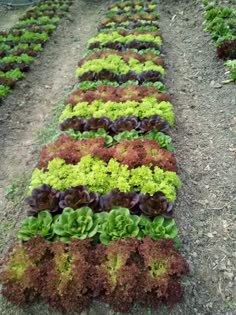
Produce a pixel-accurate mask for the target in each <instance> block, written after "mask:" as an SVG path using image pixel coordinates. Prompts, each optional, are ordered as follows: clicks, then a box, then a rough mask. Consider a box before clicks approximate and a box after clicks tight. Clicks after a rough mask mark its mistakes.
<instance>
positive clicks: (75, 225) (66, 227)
mask: <svg viewBox="0 0 236 315" xmlns="http://www.w3.org/2000/svg"><path fill="white" fill-rule="evenodd" d="M177 232H178V230H177V227H176V224H175V221H174V219H165V218H164V217H162V216H158V217H156V218H155V219H154V220H153V221H152V220H151V219H149V218H147V217H145V216H143V215H142V216H137V215H132V214H130V212H129V210H128V209H127V208H123V207H115V208H113V209H112V210H111V211H110V212H100V213H93V212H92V210H91V209H90V208H88V207H82V208H79V209H77V210H73V209H71V208H65V209H64V210H63V212H62V214H60V215H57V216H55V217H54V218H52V216H51V214H50V213H49V212H48V211H42V212H40V213H39V214H38V216H37V217H28V218H27V219H26V220H25V221H24V222H23V224H22V226H21V228H20V230H19V232H18V238H19V239H21V240H23V241H27V240H29V239H30V238H31V237H33V236H35V235H38V234H39V235H41V236H42V237H44V238H45V239H47V240H49V241H56V240H57V239H60V240H61V241H62V242H64V243H69V242H70V241H71V240H73V239H80V240H84V239H86V238H93V239H94V240H95V241H96V242H98V241H100V242H101V243H103V244H105V245H108V244H109V243H110V242H111V241H113V240H118V239H122V238H129V237H135V238H138V239H142V238H144V237H146V236H150V237H151V238H152V239H153V240H158V239H162V238H171V239H176V236H177Z"/></svg>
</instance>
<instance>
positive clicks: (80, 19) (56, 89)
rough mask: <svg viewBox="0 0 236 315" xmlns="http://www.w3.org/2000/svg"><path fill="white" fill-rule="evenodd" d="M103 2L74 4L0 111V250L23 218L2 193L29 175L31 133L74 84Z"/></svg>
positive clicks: (32, 151)
mask: <svg viewBox="0 0 236 315" xmlns="http://www.w3.org/2000/svg"><path fill="white" fill-rule="evenodd" d="M104 3H106V1H100V0H99V1H89V2H88V1H86V0H79V1H76V3H75V4H74V5H73V6H72V8H71V11H70V12H71V15H70V16H69V18H66V19H64V20H63V21H62V22H61V24H60V26H59V28H58V30H57V31H56V32H55V33H54V34H53V36H52V37H51V38H50V40H49V42H48V43H47V45H46V47H45V50H44V51H43V53H42V54H41V56H40V57H39V58H38V59H36V61H35V63H34V65H33V67H32V70H31V71H30V73H29V74H27V76H26V79H24V80H22V81H21V82H19V84H17V87H16V88H15V90H14V91H13V92H12V93H11V94H10V95H9V96H8V98H7V99H6V100H5V101H4V103H3V104H2V106H1V107H0V148H1V149H0V151H1V154H0V215H1V227H0V251H1V249H2V248H3V247H5V246H4V243H5V242H6V240H7V239H8V238H7V235H8V234H9V233H10V232H11V233H12V234H14V233H15V232H14V228H13V227H14V222H15V221H17V220H18V221H20V217H21V216H22V215H23V216H24V213H20V212H19V211H16V209H12V205H9V204H8V203H7V202H6V199H5V198H4V195H5V193H6V188H7V187H8V186H9V184H11V183H12V182H14V181H15V179H17V178H20V177H21V176H22V174H23V173H24V172H25V171H26V172H27V171H28V172H29V173H30V171H31V170H32V168H33V166H34V164H35V163H36V161H37V159H38V157H37V155H38V149H37V148H36V147H35V134H36V133H37V132H38V131H39V130H41V129H42V128H43V126H44V124H45V120H46V119H47V118H48V116H49V114H50V111H51V109H52V106H53V105H54V104H55V103H57V102H58V101H59V100H60V99H61V98H62V97H63V96H64V95H65V92H66V91H67V90H68V89H69V88H71V87H72V86H73V85H74V84H75V69H76V65H77V62H78V61H79V60H80V59H81V58H82V56H83V54H84V52H85V48H86V43H87V40H88V39H89V38H90V37H92V36H93V35H94V34H95V33H96V27H97V25H98V22H99V21H100V20H101V19H102V17H103V16H104V14H105V11H104V9H103V7H104V8H105V9H106V6H105V5H104ZM1 25H3V23H2V21H1ZM14 314H15V313H14Z"/></svg>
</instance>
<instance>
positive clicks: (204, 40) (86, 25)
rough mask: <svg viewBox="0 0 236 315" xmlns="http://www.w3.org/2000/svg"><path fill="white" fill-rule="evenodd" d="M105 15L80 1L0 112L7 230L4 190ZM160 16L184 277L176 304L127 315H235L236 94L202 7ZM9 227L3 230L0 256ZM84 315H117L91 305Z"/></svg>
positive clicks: (163, 7) (31, 160) (10, 214)
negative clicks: (178, 179)
mask: <svg viewBox="0 0 236 315" xmlns="http://www.w3.org/2000/svg"><path fill="white" fill-rule="evenodd" d="M106 7H107V2H105V1H104V2H101V1H96V2H93V3H88V2H87V1H85V0H83V1H82V0H80V1H78V3H77V4H75V5H74V8H73V10H72V15H71V19H70V20H65V21H64V23H62V25H61V27H60V28H59V30H58V31H57V32H56V33H55V34H54V36H53V38H52V39H51V40H50V42H49V43H48V45H47V47H46V49H45V51H44V53H43V54H42V55H41V57H40V58H39V59H38V61H37V63H35V65H34V68H33V70H32V71H31V72H30V73H29V75H28V76H27V79H26V80H24V81H22V82H21V83H20V84H19V85H18V86H17V88H16V90H15V91H14V92H13V94H11V95H10V96H9V97H8V98H7V100H6V102H5V104H3V106H2V107H1V108H0V119H1V128H0V134H1V140H0V141H1V143H0V147H1V155H0V166H1V172H0V186H1V189H0V195H1V196H2V205H1V204H0V208H1V216H3V217H4V216H5V217H7V218H8V220H9V218H10V222H13V220H16V219H18V220H21V219H22V217H24V215H25V214H24V212H19V210H15V211H14V209H12V206H11V205H8V206H7V203H6V201H5V199H4V198H3V195H4V193H5V189H6V187H7V185H8V184H9V183H10V182H11V180H13V179H14V178H15V177H17V176H20V174H22V172H24V171H27V170H31V169H32V168H33V165H34V164H35V163H36V161H37V155H38V149H36V148H35V146H34V143H35V139H34V136H33V135H34V133H35V132H36V131H38V130H40V129H41V128H42V127H43V125H44V121H45V119H46V118H47V117H48V115H49V111H50V108H51V107H52V105H53V104H54V103H56V102H57V101H58V100H59V99H60V98H61V97H62V96H63V94H65V89H67V88H69V87H71V86H72V85H73V84H74V82H75V80H74V71H75V68H76V63H77V61H78V60H79V59H80V58H81V56H82V53H83V51H84V48H85V45H86V41H87V39H88V38H89V37H91V36H92V35H93V34H94V33H95V28H96V25H97V24H98V22H99V20H101V17H102V15H103V12H104V10H106ZM159 11H160V15H161V19H160V26H161V31H162V34H163V37H164V40H165V44H164V51H163V55H164V58H165V61H166V66H167V76H166V83H167V86H168V88H169V92H170V94H171V96H172V98H173V104H174V106H175V114H176V124H175V128H174V129H173V131H172V136H173V140H174V144H175V147H176V155H177V159H178V165H179V169H178V173H179V175H180V176H181V178H182V181H183V187H182V190H181V191H180V192H179V194H178V201H177V205H176V208H175V215H176V220H177V224H178V226H179V228H180V235H181V239H182V242H183V245H182V247H181V252H182V253H183V254H184V256H185V257H186V259H187V260H188V262H189V264H190V269H191V272H190V275H189V276H188V277H187V278H186V279H185V280H184V285H185V297H184V299H183V301H182V303H180V304H178V305H177V306H176V307H174V308H171V309H168V308H161V309H160V310H149V309H148V310H147V309H141V308H138V307H135V308H134V310H133V311H132V312H131V314H134V315H147V314H153V315H154V314H155V315H158V314H162V315H167V314H168V315H236V273H235V271H236V270H235V269H236V242H235V241H236V237H235V235H236V233H235V232H236V223H235V222H236V218H235V215H236V88H235V85H234V84H228V85H224V84H222V81H223V80H224V79H225V78H226V77H225V73H224V72H225V68H224V65H223V62H222V61H221V60H218V59H217V57H216V54H215V47H214V45H213V43H212V41H211V38H210V36H209V35H208V34H205V33H204V32H203V25H202V23H203V17H202V12H203V11H202V7H201V5H200V1H196V0H182V1H180V0H179V1H178V0H176V1H172V0H169V1H164V0H163V1H160V4H159ZM0 199H1V198H0ZM4 222H5V221H4ZM5 224H6V223H5ZM14 229H15V228H14V227H9V231H7V229H6V226H3V228H2V230H3V231H4V233H5V234H4V233H2V232H1V233H0V235H2V247H3V249H5V248H7V246H8V244H5V242H3V240H4V239H5V240H8V241H9V242H10V241H11V239H13V236H14V234H15V231H14ZM9 235H10V236H9ZM137 290H138V288H137ZM1 307H2V312H1V314H9V315H13V314H14V315H15V314H17V315H18V314H19V315H26V314H27V315H30V314H37V315H38V314H39V315H41V314H45V315H47V314H52V315H56V314H58V313H56V312H54V311H52V310H49V309H48V308H47V307H46V306H44V305H42V304H35V305H33V306H31V307H27V308H25V309H22V308H21V309H20V308H16V307H14V306H12V305H10V304H8V303H7V302H6V301H5V300H2V301H1V306H0V308H1ZM86 314H87V315H112V314H115V313H114V312H113V311H111V310H110V309H109V308H108V307H106V306H105V305H103V304H100V303H94V305H92V306H91V308H90V309H89V310H87V311H85V312H83V315H86Z"/></svg>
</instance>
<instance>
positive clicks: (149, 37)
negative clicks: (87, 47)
mask: <svg viewBox="0 0 236 315" xmlns="http://www.w3.org/2000/svg"><path fill="white" fill-rule="evenodd" d="M134 40H135V41H140V42H152V43H155V44H157V45H159V46H161V45H162V39H161V37H160V36H154V35H153V34H151V33H150V34H135V35H131V34H130V35H127V36H123V35H121V34H120V33H119V32H117V31H113V32H110V33H109V34H107V33H99V34H98V35H96V36H95V37H93V38H91V39H90V40H89V41H88V44H92V43H96V42H100V43H101V44H103V43H104V44H106V43H108V42H120V43H128V42H132V41H134Z"/></svg>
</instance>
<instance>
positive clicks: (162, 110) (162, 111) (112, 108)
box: [59, 96, 174, 126]
mask: <svg viewBox="0 0 236 315" xmlns="http://www.w3.org/2000/svg"><path fill="white" fill-rule="evenodd" d="M152 115H159V116H160V117H161V118H162V119H164V120H166V121H167V122H168V123H169V125H170V126H173V124H174V112H173V105H172V104H171V103H170V102H165V101H162V102H160V103H158V102H157V100H156V98H155V97H152V96H147V97H144V98H143V100H142V101H141V102H136V101H126V102H118V103H117V102H112V101H108V102H105V103H104V102H103V101H102V100H95V101H93V102H92V103H91V104H88V102H79V103H78V104H77V105H75V106H71V105H70V104H68V105H67V106H66V107H65V109H64V111H63V113H62V115H61V116H60V119H59V120H60V122H63V121H64V120H65V119H67V118H72V117H84V118H91V117H94V118H100V117H103V116H106V117H108V118H110V119H111V120H116V119H117V118H119V117H121V116H137V117H139V118H141V119H143V118H145V117H149V116H152Z"/></svg>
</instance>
